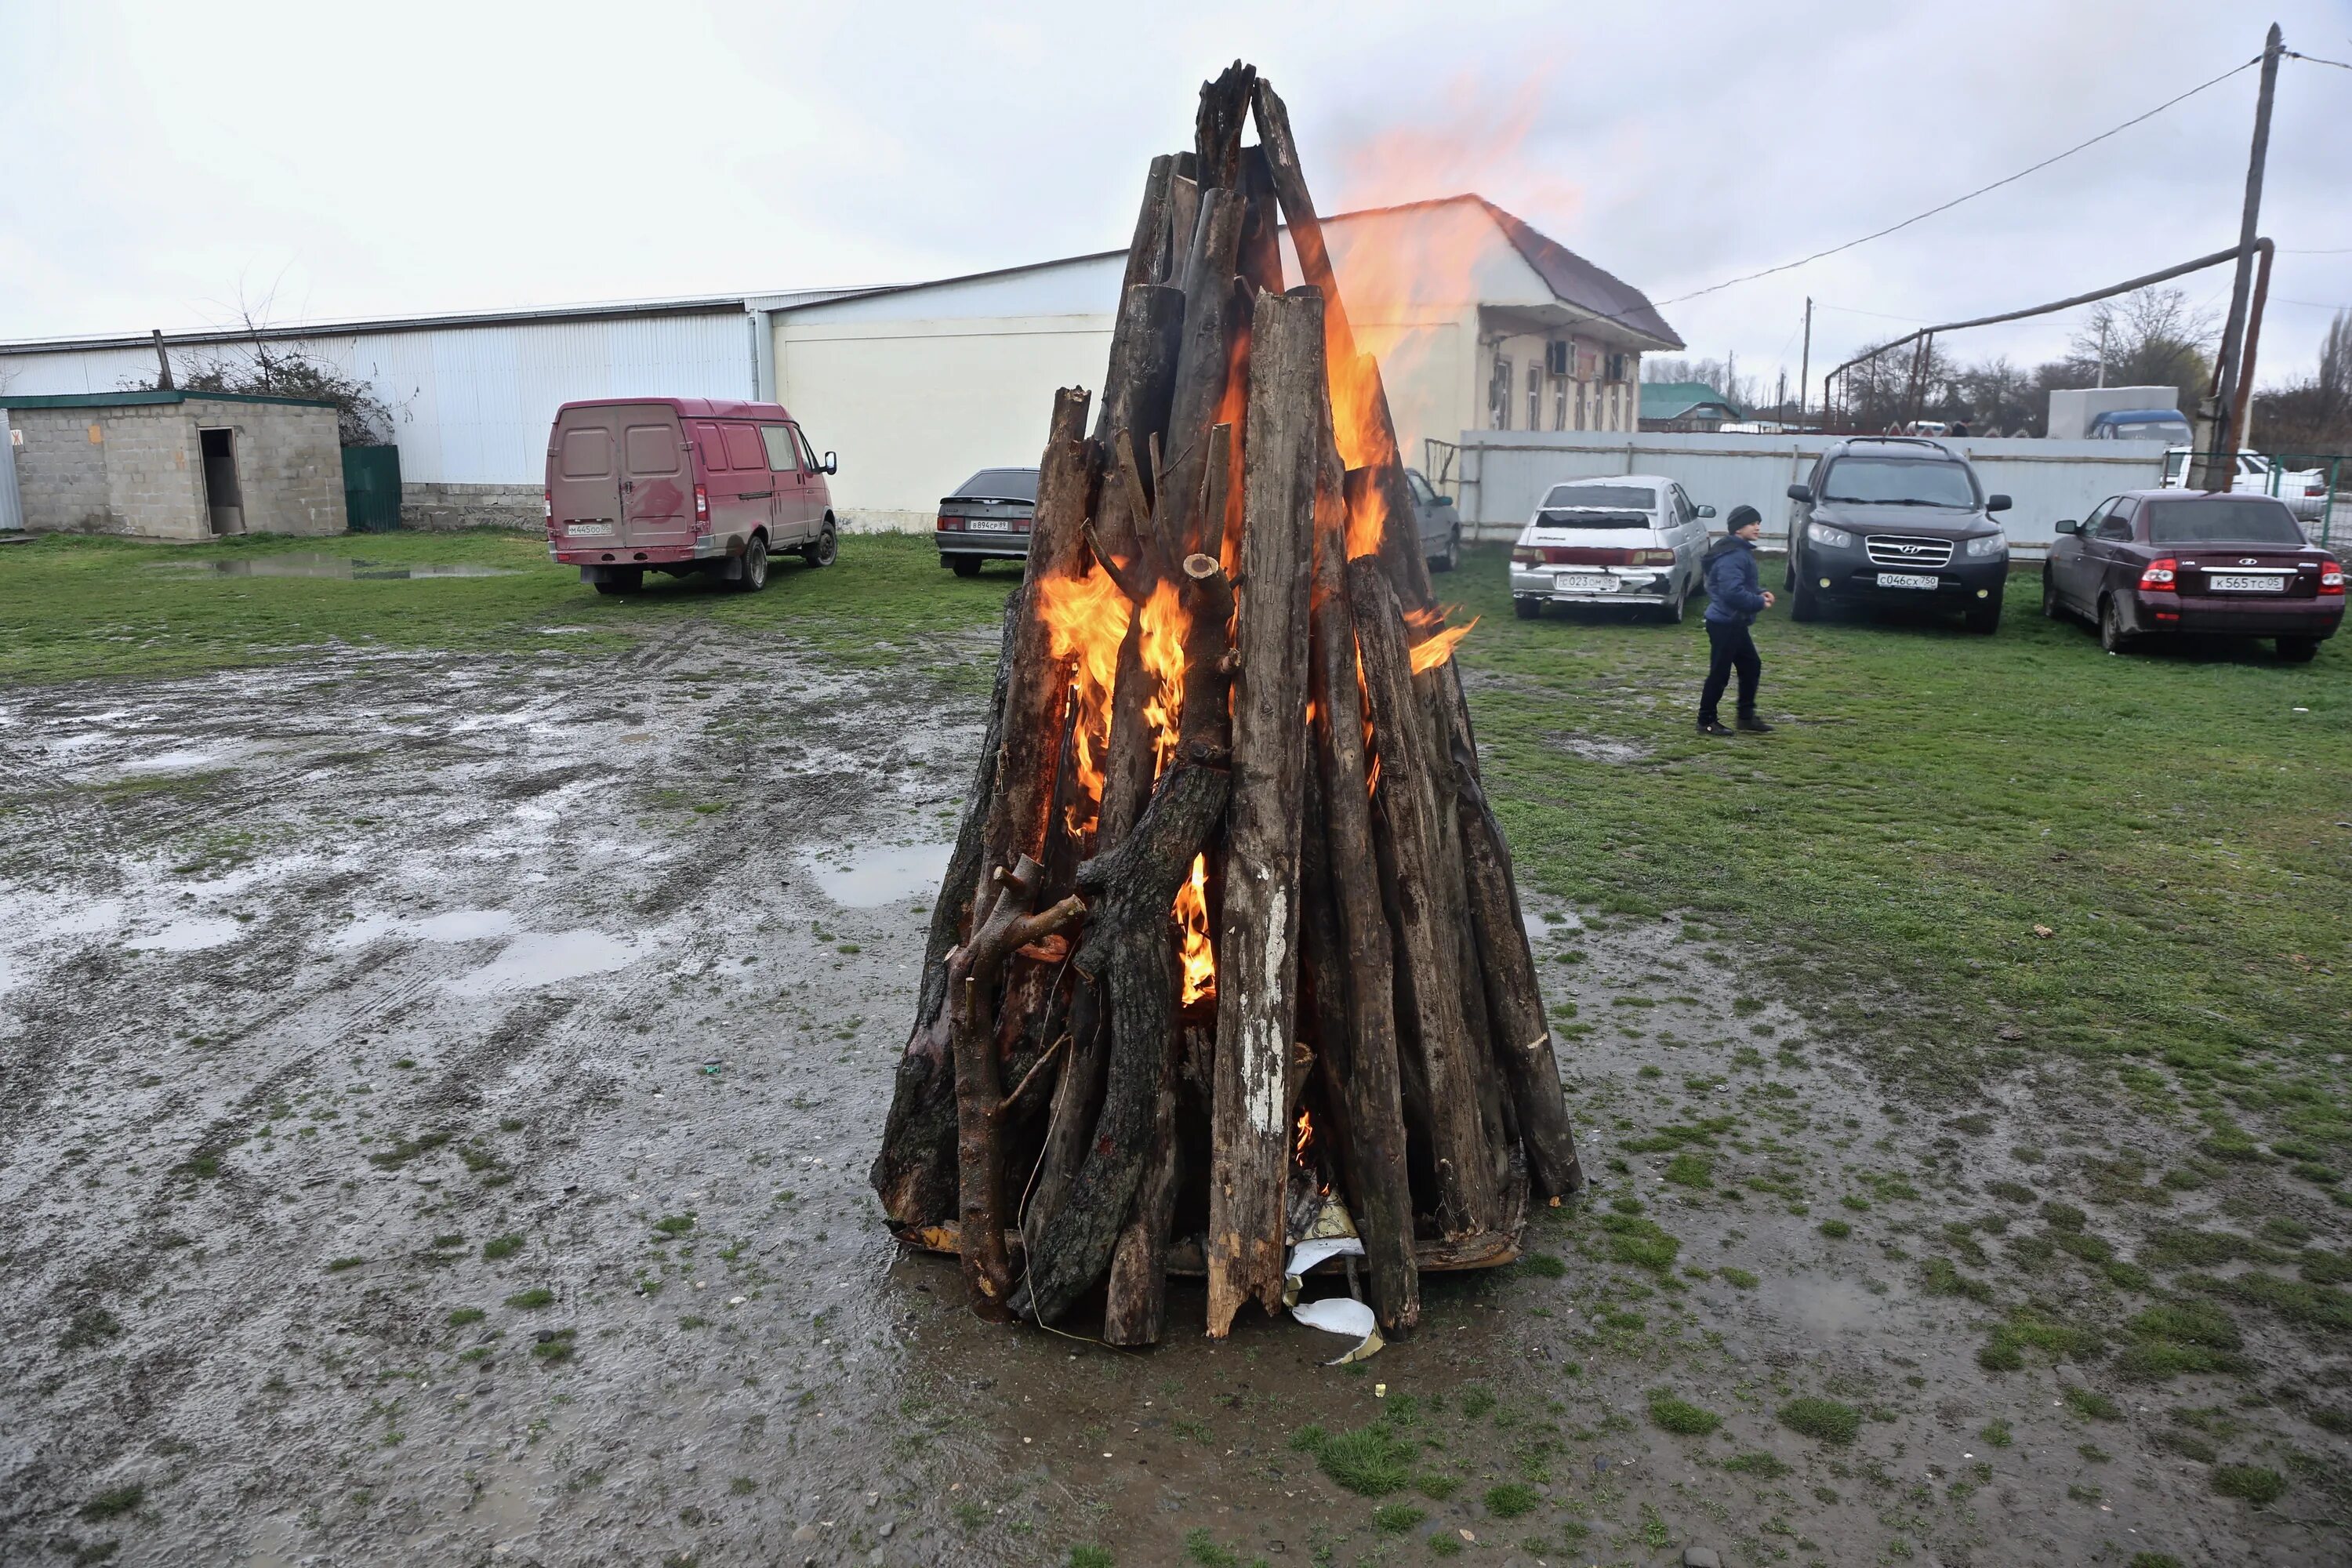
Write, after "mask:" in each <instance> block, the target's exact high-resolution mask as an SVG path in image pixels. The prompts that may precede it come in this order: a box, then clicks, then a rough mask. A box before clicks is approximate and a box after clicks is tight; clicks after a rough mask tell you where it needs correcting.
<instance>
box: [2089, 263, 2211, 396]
mask: <svg viewBox="0 0 2352 1568" xmlns="http://www.w3.org/2000/svg"><path fill="white" fill-rule="evenodd" d="M2220 339H2221V323H2220V322H2219V321H2216V320H2215V319H2214V317H2213V314H2212V312H2211V311H2210V310H2192V309H2190V307H2189V296H2188V295H2186V294H2184V293H2182V292H2181V291H2180V290H2179V289H2138V290H2136V291H2135V292H2133V293H2129V294H2126V295H2123V296H2121V297H2120V298H2118V299H2113V300H2100V301H2099V302H2098V303H2097V304H2095V305H2093V306H2092V307H2091V313H2090V314H2089V315H2088V316H2087V317H2085V318H2084V322H2083V325H2082V328H2081V330H2080V331H2076V332H2075V334H2074V338H2073V340H2072V341H2071V342H2069V343H2068V344H2067V348H2068V351H2069V352H2068V356H2067V357H2068V359H2069V360H2070V361H2071V362H2073V364H2074V368H2075V370H2076V373H2077V374H2082V373H2084V372H2087V373H2088V374H2085V375H2084V380H2082V381H2081V382H2078V383H2077V384H2078V385H2089V384H2092V383H2093V382H2094V381H2095V379H2096V378H2097V375H2098V372H2099V370H2100V368H2101V367H2102V366H2104V367H2105V372H2106V377H2105V379H2106V384H2108V385H2110V386H2169V387H2173V388H2176V389H2177V390H2178V391H2179V394H2180V400H2179V403H2178V404H2176V405H2175V406H2176V407H2180V408H2194V407H2195V406H2197V400H2198V399H2199V398H2200V397H2202V396H2203V395H2205V389H2206V386H2207V384H2209V383H2210V382H2211V380H2212V379H2213V358H2212V350H2213V346H2214V345H2215V344H2217V343H2218V342H2220Z"/></svg>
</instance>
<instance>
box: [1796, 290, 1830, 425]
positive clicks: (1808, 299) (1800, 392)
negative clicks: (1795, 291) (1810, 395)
mask: <svg viewBox="0 0 2352 1568" xmlns="http://www.w3.org/2000/svg"><path fill="white" fill-rule="evenodd" d="M1812 371H1813V297H1812V296H1811V294H1808V295H1806V296H1805V349H1804V353H1803V354H1802V355H1801V356H1800V357H1799V359H1798V361H1797V423H1798V424H1800V425H1801V424H1803V423H1804V422H1805V378H1806V377H1807V376H1809V375H1811V374H1812ZM1828 401H1829V388H1827V387H1823V388H1822V402H1823V403H1824V404H1826V403H1828ZM1824 412H1826V410H1824Z"/></svg>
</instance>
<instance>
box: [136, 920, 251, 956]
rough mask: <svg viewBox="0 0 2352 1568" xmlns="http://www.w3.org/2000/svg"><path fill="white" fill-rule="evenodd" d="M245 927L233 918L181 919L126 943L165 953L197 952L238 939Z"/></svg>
mask: <svg viewBox="0 0 2352 1568" xmlns="http://www.w3.org/2000/svg"><path fill="white" fill-rule="evenodd" d="M244 930H245V927H244V926H243V925H242V924H240V923H239V922H237V921H230V920H201V921H179V922H177V923H176V924H173V925H167V926H165V927H164V928H163V930H162V931H157V932H155V933H154V934H153V935H152V936H142V937H133V938H132V939H131V941H130V942H129V943H128V944H127V945H129V946H131V947H146V948H160V949H161V950H162V951H163V952H201V951H203V950H204V949H205V948H208V947H219V946H220V945H222V944H223V943H224V942H235V941H236V939H237V937H238V935H239V934H240V933H242V932H243V931H244Z"/></svg>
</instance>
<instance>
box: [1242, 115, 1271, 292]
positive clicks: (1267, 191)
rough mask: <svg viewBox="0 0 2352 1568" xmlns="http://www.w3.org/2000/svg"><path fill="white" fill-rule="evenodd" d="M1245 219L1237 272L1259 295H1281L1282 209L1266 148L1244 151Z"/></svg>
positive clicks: (1243, 194)
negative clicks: (1267, 160) (1267, 159)
mask: <svg viewBox="0 0 2352 1568" xmlns="http://www.w3.org/2000/svg"><path fill="white" fill-rule="evenodd" d="M1241 189H1242V199H1243V201H1244V203H1245V204H1246V210H1245V212H1244V216H1243V218H1242V240H1241V253H1240V256H1239V258H1238V259H1237V260H1236V261H1235V262H1234V271H1235V272H1237V273H1238V274H1240V276H1241V279H1242V281H1243V282H1244V283H1245V284H1247V285H1248V286H1249V288H1250V289H1251V291H1252V293H1253V295H1255V294H1260V293H1264V294H1279V293H1281V292H1282V291H1283V288H1282V208H1281V206H1280V204H1279V202H1278V200H1277V198H1276V195H1275V190H1274V170H1273V169H1272V167H1271V166H1269V164H1268V163H1267V162H1266V156H1265V148H1263V147H1257V146H1250V147H1244V148H1243V149H1242V185H1241Z"/></svg>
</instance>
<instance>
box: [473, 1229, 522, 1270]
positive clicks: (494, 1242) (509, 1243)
mask: <svg viewBox="0 0 2352 1568" xmlns="http://www.w3.org/2000/svg"><path fill="white" fill-rule="evenodd" d="M521 1250H522V1237H519V1236H513V1235H508V1236H498V1237H491V1238H490V1239H489V1240H488V1241H486V1242H484V1243H482V1258H483V1259H484V1261H486V1262H490V1263H496V1262H497V1261H498V1260H499V1258H512V1257H513V1256H514V1255H515V1254H516V1253H518V1252H520V1251H521Z"/></svg>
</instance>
